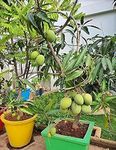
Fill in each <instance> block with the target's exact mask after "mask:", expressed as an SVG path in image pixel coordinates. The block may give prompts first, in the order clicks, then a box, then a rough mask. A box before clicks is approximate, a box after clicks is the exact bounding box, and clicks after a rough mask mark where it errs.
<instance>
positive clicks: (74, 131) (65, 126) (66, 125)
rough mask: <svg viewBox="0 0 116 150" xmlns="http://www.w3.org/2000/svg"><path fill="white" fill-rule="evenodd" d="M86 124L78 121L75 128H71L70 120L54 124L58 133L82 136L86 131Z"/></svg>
mask: <svg viewBox="0 0 116 150" xmlns="http://www.w3.org/2000/svg"><path fill="white" fill-rule="evenodd" d="M88 126H89V125H88V124H83V123H78V124H77V127H76V128H73V122H72V121H65V120H62V121H60V122H59V123H58V124H57V125H56V131H57V133H58V134H61V135H66V136H72V137H78V138H83V137H84V136H85V134H86V132H87V129H88Z"/></svg>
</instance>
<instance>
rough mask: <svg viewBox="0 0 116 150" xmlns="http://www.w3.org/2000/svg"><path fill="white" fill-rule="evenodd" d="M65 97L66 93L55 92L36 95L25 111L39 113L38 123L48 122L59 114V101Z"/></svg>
mask: <svg viewBox="0 0 116 150" xmlns="http://www.w3.org/2000/svg"><path fill="white" fill-rule="evenodd" d="M63 97H64V93H61V92H60V93H59V92H54V93H51V94H45V95H42V96H39V97H36V98H35V100H33V101H32V104H30V105H29V107H28V108H23V112H26V113H29V114H38V119H37V125H40V124H48V123H49V122H50V121H53V120H54V117H53V116H54V115H57V114H59V102H60V100H61V99H62V98H63Z"/></svg>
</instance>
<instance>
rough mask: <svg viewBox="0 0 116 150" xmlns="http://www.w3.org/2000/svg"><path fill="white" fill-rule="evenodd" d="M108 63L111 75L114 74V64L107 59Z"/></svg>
mask: <svg viewBox="0 0 116 150" xmlns="http://www.w3.org/2000/svg"><path fill="white" fill-rule="evenodd" d="M106 61H107V65H108V68H109V70H110V73H111V74H112V73H113V68H112V63H111V61H110V59H109V58H106Z"/></svg>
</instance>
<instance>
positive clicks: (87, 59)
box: [86, 54, 92, 67]
mask: <svg viewBox="0 0 116 150" xmlns="http://www.w3.org/2000/svg"><path fill="white" fill-rule="evenodd" d="M91 62H92V58H91V55H90V54H88V55H87V57H86V67H90V66H91Z"/></svg>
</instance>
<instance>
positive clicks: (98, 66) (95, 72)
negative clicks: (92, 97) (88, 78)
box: [92, 62, 101, 81]
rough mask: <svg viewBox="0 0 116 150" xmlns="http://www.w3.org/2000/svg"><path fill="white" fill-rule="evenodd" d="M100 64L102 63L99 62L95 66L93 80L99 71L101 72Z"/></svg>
mask: <svg viewBox="0 0 116 150" xmlns="http://www.w3.org/2000/svg"><path fill="white" fill-rule="evenodd" d="M100 66H101V63H100V62H99V63H97V65H96V67H95V68H94V70H93V73H92V81H94V80H95V79H96V77H97V75H98V72H99V69H100Z"/></svg>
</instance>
